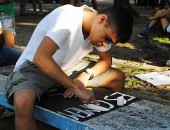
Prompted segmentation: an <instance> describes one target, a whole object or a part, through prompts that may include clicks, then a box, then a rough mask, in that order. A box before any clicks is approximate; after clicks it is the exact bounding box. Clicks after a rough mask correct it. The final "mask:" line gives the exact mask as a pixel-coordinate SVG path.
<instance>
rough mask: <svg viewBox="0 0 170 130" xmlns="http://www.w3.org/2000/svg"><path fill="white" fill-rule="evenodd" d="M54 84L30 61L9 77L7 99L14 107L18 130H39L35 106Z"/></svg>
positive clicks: (6, 88) (6, 86)
mask: <svg viewBox="0 0 170 130" xmlns="http://www.w3.org/2000/svg"><path fill="white" fill-rule="evenodd" d="M52 84H54V80H52V79H51V78H50V77H48V76H46V75H45V74H44V73H43V72H41V71H40V70H39V69H38V68H37V67H36V66H35V65H34V64H33V63H32V62H30V61H28V60H27V61H25V62H24V63H23V64H22V65H21V66H20V68H19V69H18V70H17V71H15V72H12V73H11V74H10V75H9V76H8V77H7V81H6V85H5V90H6V97H7V101H8V103H9V104H13V105H14V108H15V127H16V129H17V130H36V129H37V127H36V124H35V120H34V117H33V110H34V104H35V103H37V102H39V101H40V98H41V96H42V95H43V94H44V93H45V92H46V91H47V90H48V89H49V88H50V87H51V86H52Z"/></svg>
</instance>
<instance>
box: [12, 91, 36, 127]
mask: <svg viewBox="0 0 170 130" xmlns="http://www.w3.org/2000/svg"><path fill="white" fill-rule="evenodd" d="M35 100H36V94H35V92H34V91H33V90H31V89H20V90H18V91H16V92H15V93H14V108H15V109H14V110H15V129H16V130H36V129H37V127H36V123H35V120H34V117H33V110H34V103H35Z"/></svg>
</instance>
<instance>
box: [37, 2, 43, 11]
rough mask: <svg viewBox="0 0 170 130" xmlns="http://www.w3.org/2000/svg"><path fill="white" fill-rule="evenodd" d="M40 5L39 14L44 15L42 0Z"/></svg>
mask: <svg viewBox="0 0 170 130" xmlns="http://www.w3.org/2000/svg"><path fill="white" fill-rule="evenodd" d="M38 4H39V12H40V13H41V14H42V13H43V3H42V0H38Z"/></svg>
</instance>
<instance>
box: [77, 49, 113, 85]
mask: <svg viewBox="0 0 170 130" xmlns="http://www.w3.org/2000/svg"><path fill="white" fill-rule="evenodd" d="M98 55H99V57H100V59H99V61H98V62H97V63H96V64H95V65H94V66H93V67H91V68H90V69H91V70H92V71H93V75H94V77H96V76H98V75H100V74H102V73H104V72H106V71H107V70H108V69H110V67H111V65H112V56H111V53H110V51H106V52H98ZM76 79H79V80H80V81H82V83H83V84H84V85H85V86H86V82H87V81H88V80H89V79H90V75H89V74H88V73H86V72H82V73H81V74H80V75H79V76H78V77H77V78H76Z"/></svg>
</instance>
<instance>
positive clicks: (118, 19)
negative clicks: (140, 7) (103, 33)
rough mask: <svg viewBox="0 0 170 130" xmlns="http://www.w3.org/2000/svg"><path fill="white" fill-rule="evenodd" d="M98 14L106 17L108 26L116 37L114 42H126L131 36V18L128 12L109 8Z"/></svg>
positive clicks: (118, 8)
mask: <svg viewBox="0 0 170 130" xmlns="http://www.w3.org/2000/svg"><path fill="white" fill-rule="evenodd" d="M98 14H105V15H107V17H108V21H107V22H108V26H109V27H111V28H112V30H114V31H115V33H116V36H117V41H116V42H121V43H124V42H127V40H128V39H129V38H130V36H131V34H132V29H133V16H132V15H131V14H130V13H129V11H128V10H127V9H125V8H122V7H111V8H108V9H106V10H103V11H101V12H98Z"/></svg>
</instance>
